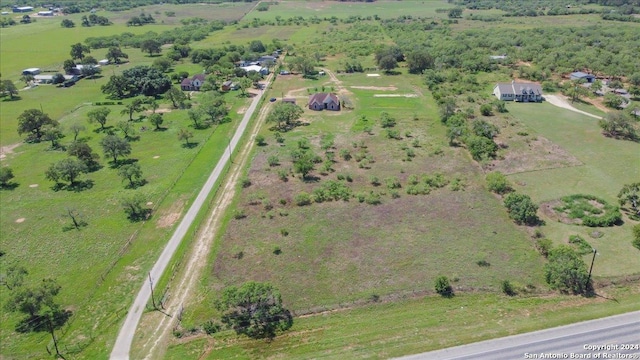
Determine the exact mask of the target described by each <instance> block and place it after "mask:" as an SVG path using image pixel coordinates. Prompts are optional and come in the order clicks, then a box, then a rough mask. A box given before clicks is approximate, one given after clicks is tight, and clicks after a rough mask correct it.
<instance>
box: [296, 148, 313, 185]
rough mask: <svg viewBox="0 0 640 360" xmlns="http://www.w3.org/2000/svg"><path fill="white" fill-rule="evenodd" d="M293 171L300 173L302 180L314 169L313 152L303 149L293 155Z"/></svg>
mask: <svg viewBox="0 0 640 360" xmlns="http://www.w3.org/2000/svg"><path fill="white" fill-rule="evenodd" d="M293 158H294V160H293V171H294V172H295V173H298V174H300V175H302V180H304V179H306V177H307V175H309V173H310V172H311V171H313V169H314V166H315V164H314V162H313V160H314V158H315V156H314V154H313V153H312V152H311V151H304V152H302V153H301V154H299V155H296V154H294V155H293Z"/></svg>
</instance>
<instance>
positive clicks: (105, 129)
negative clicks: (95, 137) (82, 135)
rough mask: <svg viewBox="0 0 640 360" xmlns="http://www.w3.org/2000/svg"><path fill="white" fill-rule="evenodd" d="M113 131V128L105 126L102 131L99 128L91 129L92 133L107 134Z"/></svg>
mask: <svg viewBox="0 0 640 360" xmlns="http://www.w3.org/2000/svg"><path fill="white" fill-rule="evenodd" d="M111 130H113V126H105V127H104V129H103V128H101V127H99V128H97V129H93V132H94V133H96V134H97V133H109V131H111Z"/></svg>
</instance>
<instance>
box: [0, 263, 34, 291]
mask: <svg viewBox="0 0 640 360" xmlns="http://www.w3.org/2000/svg"><path fill="white" fill-rule="evenodd" d="M27 274H29V273H28V272H27V269H25V268H24V267H22V266H20V265H10V266H8V267H7V268H6V270H5V272H4V274H2V275H1V276H0V284H2V285H4V286H6V287H7V289H9V290H13V289H15V288H18V287H20V286H22V283H23V282H24V277H25V276H27Z"/></svg>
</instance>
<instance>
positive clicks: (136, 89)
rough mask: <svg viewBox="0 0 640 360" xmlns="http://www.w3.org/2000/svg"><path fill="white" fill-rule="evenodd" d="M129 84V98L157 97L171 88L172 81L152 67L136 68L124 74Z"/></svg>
mask: <svg viewBox="0 0 640 360" xmlns="http://www.w3.org/2000/svg"><path fill="white" fill-rule="evenodd" d="M122 76H124V78H125V79H126V80H127V81H128V83H129V86H130V87H129V89H128V92H129V96H137V95H145V96H157V95H160V94H163V93H165V92H166V91H167V90H169V88H171V79H169V77H167V75H166V74H164V73H162V72H161V71H160V70H158V69H156V68H153V67H150V66H134V67H132V68H131V69H127V70H125V71H123V72H122Z"/></svg>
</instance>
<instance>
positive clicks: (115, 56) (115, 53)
mask: <svg viewBox="0 0 640 360" xmlns="http://www.w3.org/2000/svg"><path fill="white" fill-rule="evenodd" d="M106 57H107V60H109V62H110V63H114V64H120V59H128V58H129V55H127V54H125V53H124V52H122V49H120V47H118V46H112V47H110V48H109V50H108V51H107V55H106Z"/></svg>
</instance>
